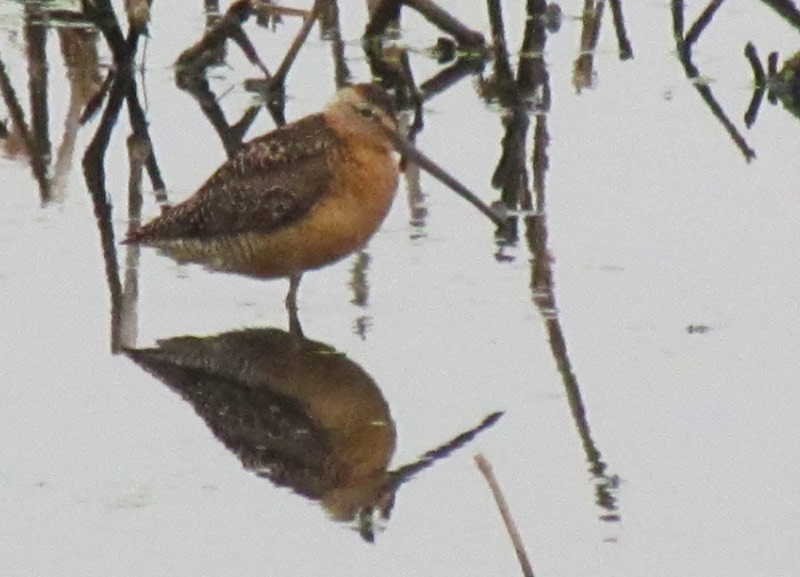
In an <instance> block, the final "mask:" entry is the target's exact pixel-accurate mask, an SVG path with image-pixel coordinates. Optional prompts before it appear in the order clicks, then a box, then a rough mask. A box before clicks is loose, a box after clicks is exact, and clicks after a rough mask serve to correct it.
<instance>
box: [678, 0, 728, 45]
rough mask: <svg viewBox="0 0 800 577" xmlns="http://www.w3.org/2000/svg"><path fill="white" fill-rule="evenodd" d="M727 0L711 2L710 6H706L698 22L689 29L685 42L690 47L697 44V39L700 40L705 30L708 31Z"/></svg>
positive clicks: (713, 0) (712, 0)
mask: <svg viewBox="0 0 800 577" xmlns="http://www.w3.org/2000/svg"><path fill="white" fill-rule="evenodd" d="M724 1H725V0H711V2H709V4H708V6H706V8H705V10H703V12H702V13H701V14H700V16H698V18H697V20H696V21H695V23H694V24H692V27H691V28H689V32H687V33H686V38H684V42H685V43H686V44H688V45H692V44H694V43H695V42H697V39H698V38H700V34H702V33H703V30H705V29H706V26H708V25H709V24H710V23H711V20H712V19H713V18H714V14H716V12H717V10H718V9H719V7H720V6H722V3H723V2H724Z"/></svg>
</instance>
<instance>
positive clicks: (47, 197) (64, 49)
mask: <svg viewBox="0 0 800 577" xmlns="http://www.w3.org/2000/svg"><path fill="white" fill-rule="evenodd" d="M50 17H51V11H50V10H49V9H48V8H47V6H46V5H44V4H41V3H36V2H27V3H25V6H24V11H23V28H22V38H23V41H24V48H25V50H24V58H25V60H26V63H27V79H28V83H27V87H26V88H27V97H28V107H27V110H26V109H25V107H24V106H23V100H24V97H23V98H22V99H21V97H20V96H19V94H20V92H19V90H18V88H19V87H15V86H14V85H13V84H12V81H11V78H10V77H9V75H8V73H7V71H6V68H5V63H4V61H3V60H2V59H0V93H1V94H2V98H3V101H4V103H5V106H6V108H7V110H8V112H9V120H10V123H9V124H10V126H5V125H4V130H3V132H2V133H0V145H1V146H2V149H3V153H4V155H5V156H7V157H10V158H18V159H20V160H23V161H25V162H27V163H28V164H29V165H30V167H31V173H32V174H33V177H34V180H35V181H36V183H37V185H38V188H39V197H40V200H41V202H42V204H43V205H46V204H48V203H50V202H51V201H59V200H62V199H63V197H64V193H65V189H66V185H67V180H68V178H69V173H70V171H71V169H72V163H73V156H74V151H75V142H76V138H77V134H78V131H79V129H80V127H81V123H80V118H81V111H82V109H83V108H84V106H86V105H87V103H88V102H89V101H90V100H91V99H92V98H93V97H94V96H95V94H96V93H97V92H98V90H99V89H100V86H101V80H100V73H99V65H98V57H97V32H96V31H95V30H92V29H90V28H86V27H85V26H83V25H81V24H80V23H76V24H75V25H71V24H69V23H65V24H64V25H63V26H61V27H59V28H58V30H57V31H56V33H57V35H58V41H59V45H60V48H61V54H62V58H63V64H64V68H65V70H66V76H67V80H68V83H69V104H68V108H67V112H66V115H65V117H64V131H63V136H62V138H61V142H60V143H59V144H58V146H57V148H56V153H55V159H54V158H53V143H52V140H51V136H50V99H51V97H52V93H51V90H50V74H49V73H50V67H51V65H50V63H49V62H48V57H47V41H48V37H49V36H50V35H51V34H52V33H53V31H52V30H51V29H50V27H49V24H48V18H50Z"/></svg>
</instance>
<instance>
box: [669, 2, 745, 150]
mask: <svg viewBox="0 0 800 577" xmlns="http://www.w3.org/2000/svg"><path fill="white" fill-rule="evenodd" d="M721 1H722V0H714V1H713V2H712V3H711V4H710V5H709V6H708V7H707V9H706V10H704V11H703V14H702V15H701V16H700V18H699V19H698V21H697V22H696V23H695V24H694V25H693V26H692V28H691V30H690V31H689V33H688V34H687V35H686V37H687V39H688V38H693V41H692V42H689V41H688V40H687V41H684V40H683V38H682V36H681V34H680V32H681V29H682V27H683V0H672V5H671V9H672V23H673V26H674V29H673V34H674V36H675V42H676V44H677V53H678V58H679V59H680V62H681V64H682V65H683V69H684V71H685V72H686V77H687V78H689V79H690V80H694V81H693V82H692V85H693V86H694V88H695V90H697V92H698V93H699V94H700V97H701V98H702V99H703V101H704V102H705V103H706V105H707V106H708V108H709V110H711V113H712V114H713V115H714V117H715V118H716V119H717V120H719V122H720V123H721V124H722V126H723V127H724V128H725V131H726V132H727V133H728V136H729V137H730V138H731V140H733V142H734V144H735V145H736V147H737V148H738V149H739V150H740V151H741V153H742V155H744V157H745V160H746V161H747V162H750V161H751V160H752V159H753V158H755V156H756V153H755V151H754V150H753V149H752V148H750V146H749V145H748V144H747V141H746V140H745V139H744V137H743V136H742V135H741V134H740V133H739V131H738V130H737V128H736V126H734V124H733V123H732V122H731V121H730V119H729V118H728V116H727V115H726V114H725V111H724V110H723V109H722V107H721V106H720V105H719V103H718V102H717V100H716V99H715V98H714V95H713V93H712V91H711V89H710V88H709V87H708V85H707V84H705V83H702V82H698V81H696V80H695V79H697V78H698V77H699V76H700V70H699V69H698V68H697V66H695V65H694V63H693V62H692V44H693V42H694V41H696V40H697V38H698V37H699V34H700V32H702V30H703V29H704V28H705V26H706V25H707V24H708V22H705V23H704V24H702V23H701V22H702V21H703V20H708V21H710V19H711V18H712V17H713V15H714V11H715V10H716V8H714V10H711V8H712V6H713V5H715V4H716V5H717V7H719V4H720V3H721Z"/></svg>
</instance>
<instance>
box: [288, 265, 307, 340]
mask: <svg viewBox="0 0 800 577" xmlns="http://www.w3.org/2000/svg"><path fill="white" fill-rule="evenodd" d="M302 277H303V273H297V274H293V275H292V276H290V277H289V292H288V294H287V295H286V312H288V313H289V332H290V333H292V334H293V335H295V336H298V337H302V336H303V328H302V327H301V326H300V319H299V318H298V317H297V289H298V288H299V287H300V279H301V278H302Z"/></svg>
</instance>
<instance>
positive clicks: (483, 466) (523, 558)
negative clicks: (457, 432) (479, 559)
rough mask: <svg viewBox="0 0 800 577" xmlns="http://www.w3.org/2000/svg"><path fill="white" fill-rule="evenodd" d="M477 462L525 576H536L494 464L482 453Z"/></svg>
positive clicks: (477, 457) (478, 455)
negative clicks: (496, 475)
mask: <svg viewBox="0 0 800 577" xmlns="http://www.w3.org/2000/svg"><path fill="white" fill-rule="evenodd" d="M475 464H476V465H478V469H479V470H480V472H481V473H483V476H484V477H486V482H487V483H489V488H490V489H491V490H492V495H493V496H494V500H495V503H497V508H498V509H499V510H500V515H501V516H502V517H503V523H505V526H506V531H508V536H509V537H511V542H512V543H513V545H514V551H515V552H516V553H517V559H518V560H519V564H520V566H521V567H522V574H523V575H524V576H525V577H534V575H533V568H532V567H531V562H530V560H529V559H528V554H527V553H526V552H525V545H524V544H523V542H522V537H520V535H519V531H518V530H517V526H516V524H515V523H514V519H513V518H512V517H511V511H510V510H509V508H508V503H506V499H505V497H503V492H502V490H501V489H500V484H499V483H498V482H497V479H496V478H495V476H494V472H493V471H492V466H491V465H490V464H489V461H488V460H487V459H486V457H484V456H483V455H482V454H480V453H478V454H477V455H475Z"/></svg>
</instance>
